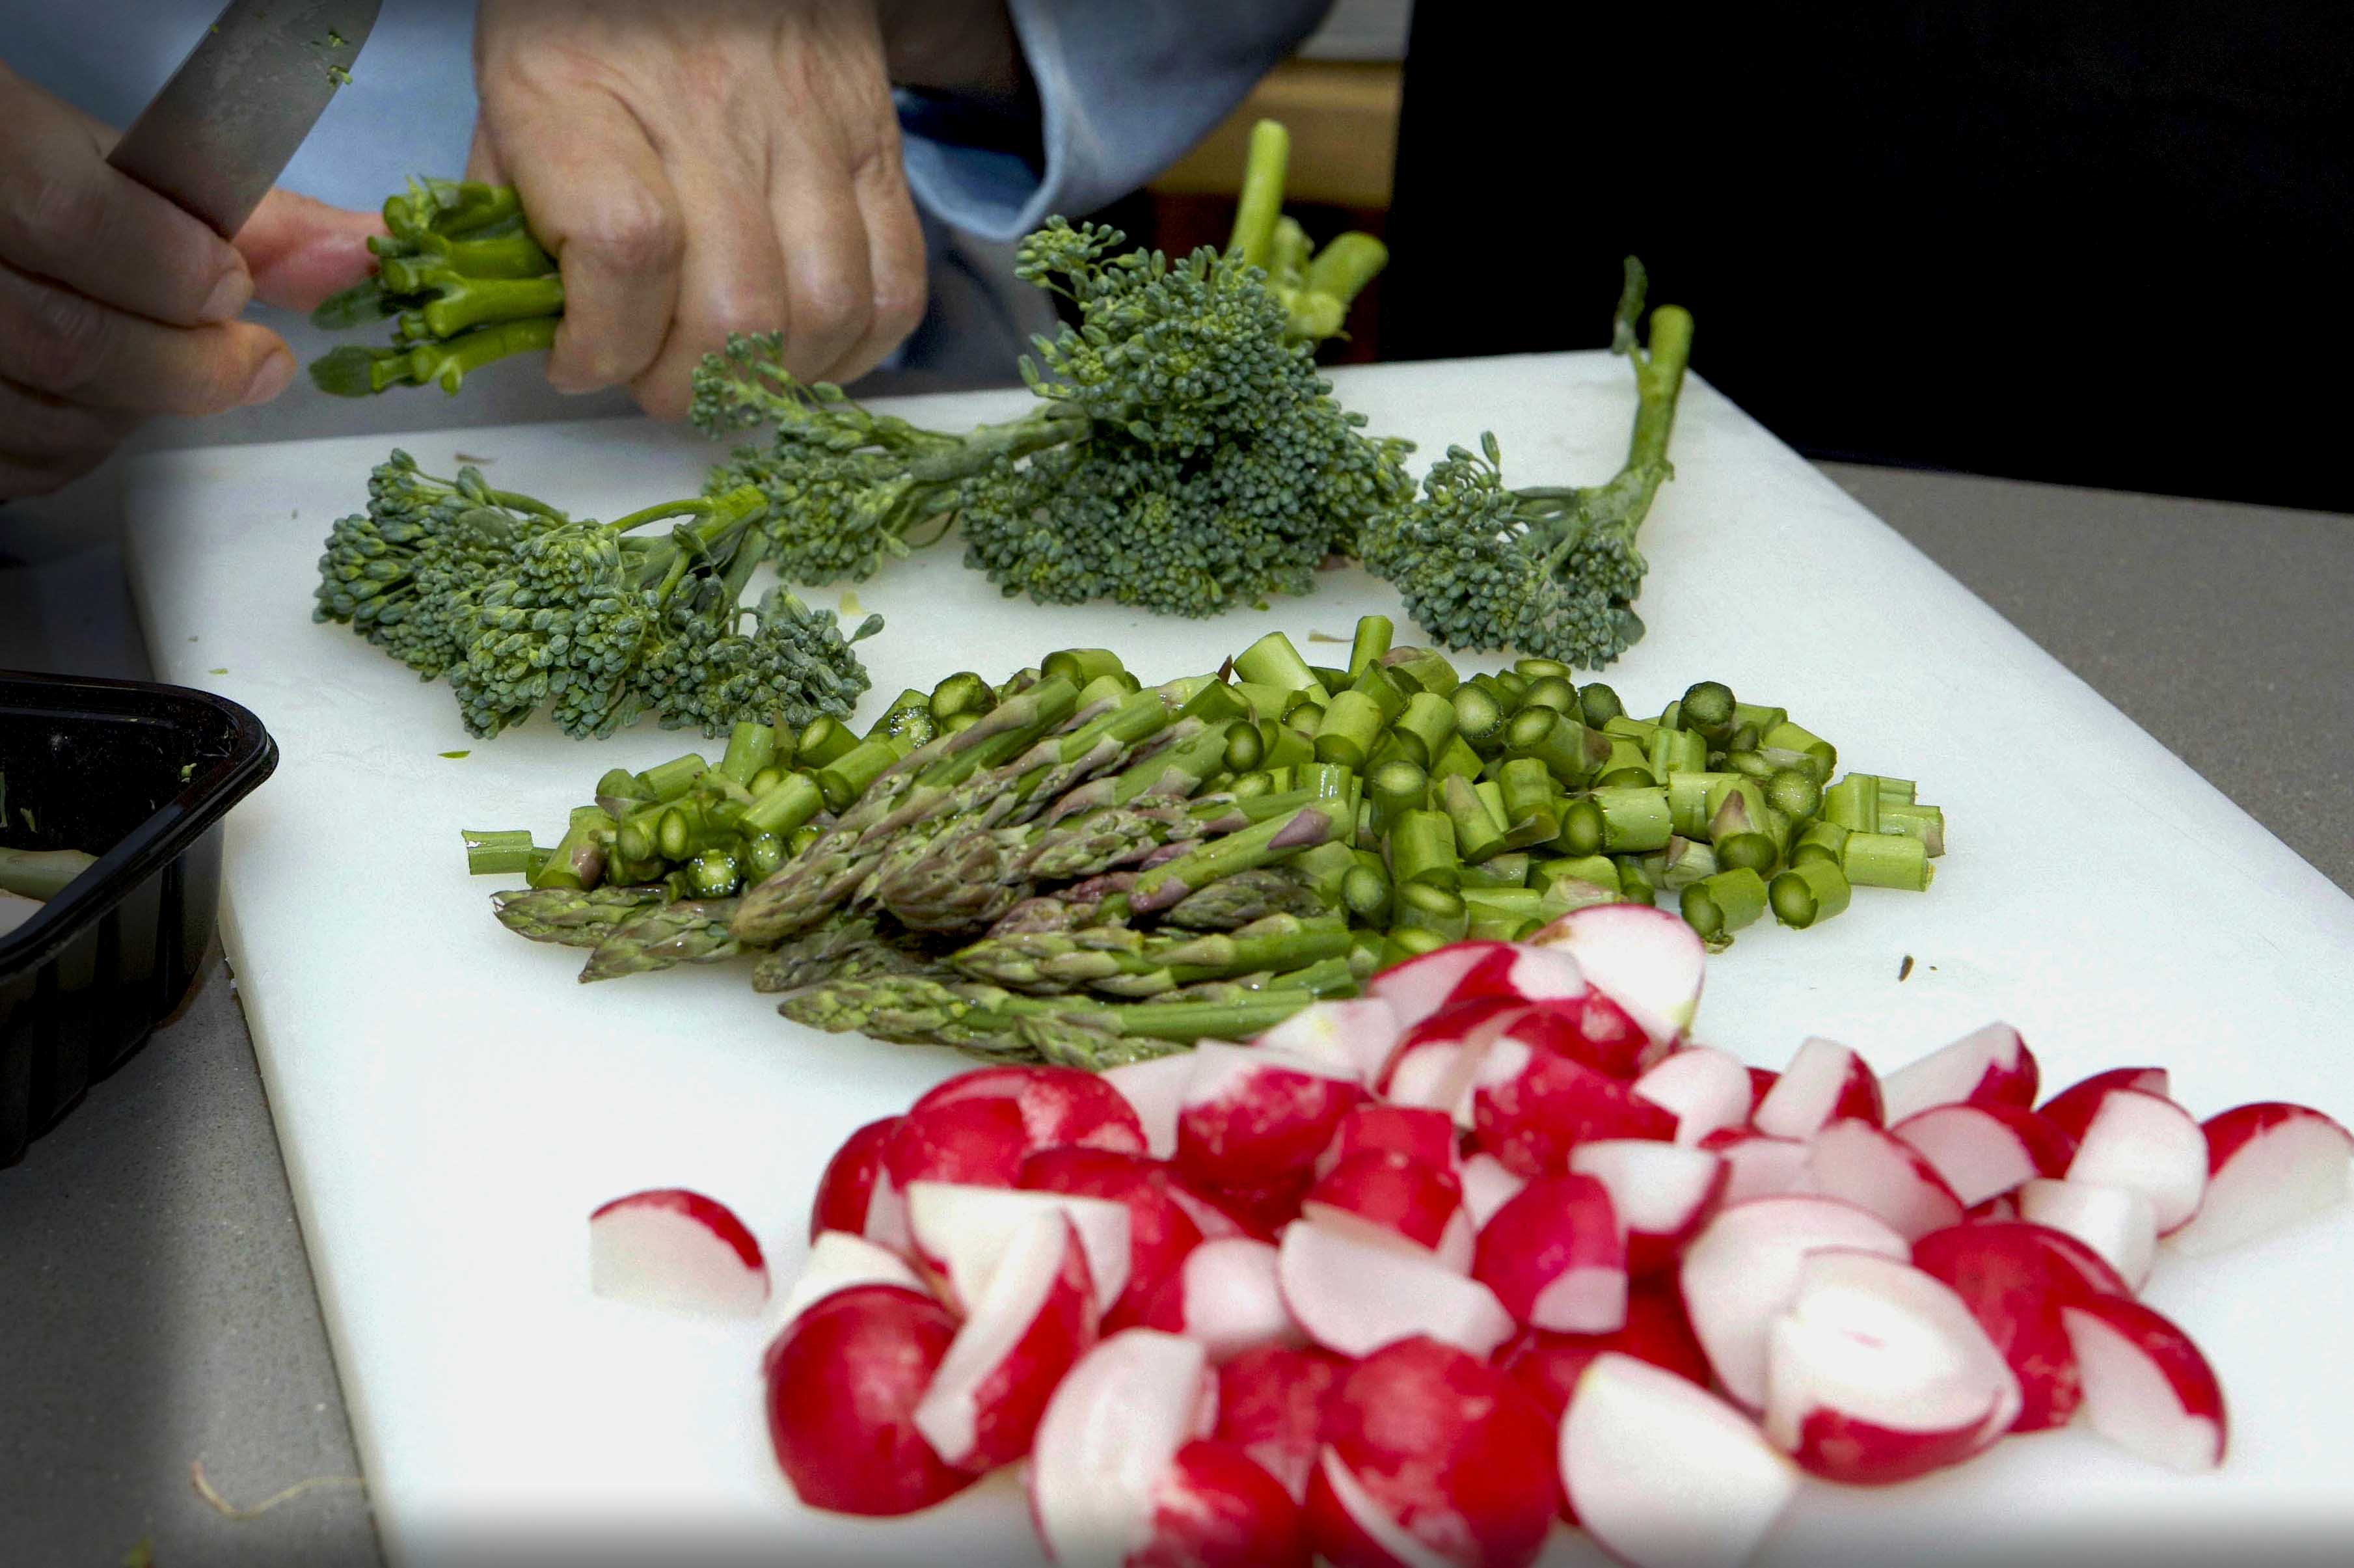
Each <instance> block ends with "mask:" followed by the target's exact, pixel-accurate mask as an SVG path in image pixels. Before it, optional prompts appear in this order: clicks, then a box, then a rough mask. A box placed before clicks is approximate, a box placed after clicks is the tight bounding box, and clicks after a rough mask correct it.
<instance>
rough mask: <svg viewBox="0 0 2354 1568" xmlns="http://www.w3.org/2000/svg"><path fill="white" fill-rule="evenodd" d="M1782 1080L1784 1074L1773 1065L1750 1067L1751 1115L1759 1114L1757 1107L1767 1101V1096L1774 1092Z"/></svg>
mask: <svg viewBox="0 0 2354 1568" xmlns="http://www.w3.org/2000/svg"><path fill="white" fill-rule="evenodd" d="M1781 1081H1782V1075H1781V1074H1779V1073H1777V1072H1776V1071H1774V1070H1773V1069H1772V1068H1771V1067H1752V1068H1750V1069H1749V1114H1750V1115H1751V1116H1755V1115H1756V1114H1757V1107H1759V1106H1762V1105H1764V1104H1765V1097H1766V1096H1767V1095H1770V1094H1772V1093H1773V1092H1774V1086H1775V1085H1776V1084H1778V1083H1780V1082H1781Z"/></svg>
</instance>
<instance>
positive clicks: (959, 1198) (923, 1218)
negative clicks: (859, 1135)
mask: <svg viewBox="0 0 2354 1568" xmlns="http://www.w3.org/2000/svg"><path fill="white" fill-rule="evenodd" d="M1041 1214H1060V1215H1063V1216H1064V1217H1066V1218H1067V1219H1068V1220H1069V1221H1070V1222H1071V1224H1072V1226H1073V1228H1074V1229H1076V1231H1077V1232H1078V1236H1079V1245H1080V1246H1081V1247H1083V1248H1084V1249H1085V1250H1086V1252H1087V1272H1088V1275H1089V1277H1090V1279H1091V1281H1092V1283H1093V1285H1094V1287H1095V1291H1096V1309H1097V1312H1098V1313H1108V1312H1109V1311H1110V1310H1111V1309H1112V1308H1113V1306H1114V1304H1116V1303H1117V1302H1118V1301H1119V1296H1120V1292H1121V1291H1123V1290H1125V1289H1127V1288H1128V1269H1129V1234H1128V1206H1127V1205H1126V1204H1125V1203H1118V1202H1111V1201H1109V1200H1108V1199H1103V1198H1085V1197H1074V1196H1071V1195H1069V1194H1066V1193H1062V1192H1016V1191H1015V1190H1013V1188H1010V1187H960V1186H958V1185H956V1184H955V1183H953V1182H949V1181H918V1182H917V1183H916V1184H915V1185H914V1186H912V1187H910V1188H908V1189H907V1224H908V1228H909V1229H910V1230H912V1231H913V1232H914V1233H915V1238H916V1252H917V1263H919V1264H921V1265H923V1266H925V1267H927V1268H928V1269H929V1270H931V1271H932V1273H933V1274H935V1275H936V1276H938V1277H940V1278H942V1279H944V1280H945V1281H946V1282H947V1285H948V1289H947V1291H946V1294H948V1295H949V1296H952V1297H953V1298H954V1300H955V1302H957V1303H965V1304H970V1303H973V1302H977V1301H979V1300H980V1299H981V1297H982V1296H984V1295H986V1294H987V1293H988V1291H989V1287H990V1281H991V1277H993V1276H994V1275H995V1274H996V1272H997V1266H998V1261H999V1259H1000V1258H1002V1257H1003V1256H1004V1255H1005V1252H1006V1249H1007V1248H1008V1247H1010V1246H1011V1245H1013V1238H1014V1235H1015V1234H1016V1233H1018V1232H1019V1231H1020V1230H1021V1229H1022V1227H1023V1225H1025V1224H1028V1223H1029V1222H1030V1221H1032V1220H1034V1219H1035V1218H1037V1217H1038V1216H1039V1215H1041Z"/></svg>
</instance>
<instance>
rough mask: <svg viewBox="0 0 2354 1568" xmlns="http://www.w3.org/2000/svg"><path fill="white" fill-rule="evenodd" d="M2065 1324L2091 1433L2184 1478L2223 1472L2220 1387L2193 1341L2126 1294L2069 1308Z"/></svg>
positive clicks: (2062, 1315) (2065, 1308)
mask: <svg viewBox="0 0 2354 1568" xmlns="http://www.w3.org/2000/svg"><path fill="white" fill-rule="evenodd" d="M2060 1321H2061V1324H2062V1327H2064V1328H2065V1329H2066V1330H2067V1332H2068V1340H2069V1343H2070V1344H2071V1345H2072V1346H2073V1348H2074V1350H2075V1352H2076V1364H2077V1366H2078V1368H2079V1369H2080V1370H2081V1372H2082V1374H2083V1377H2084V1415H2085V1418H2086V1420H2087V1421H2088V1422H2089V1423H2090V1424H2091V1425H2092V1428H2093V1430H2094V1431H2095V1432H2097V1433H2099V1434H2100V1435H2101V1436H2103V1437H2105V1438H2107V1439H2108V1440H2109V1441H2110V1442H2112V1443H2114V1444H2115V1445H2116V1446H2118V1447H2120V1448H2123V1449H2125V1450H2126V1452H2127V1453H2130V1454H2135V1455H2137V1456H2139V1457H2142V1458H2145V1459H2147V1460H2149V1461H2150V1462H2151V1463H2152V1464H2158V1465H2164V1466H2166V1467H2168V1469H2173V1470H2179V1471H2181V1472H2182V1473H2183V1474H2185V1475H2197V1474H2199V1473H2200V1472H2202V1471H2206V1470H2212V1469H2215V1468H2217V1467H2220V1466H2221V1464H2222V1463H2223V1452H2224V1446H2225V1444H2226V1442H2227V1439H2228V1424H2227V1422H2226V1420H2225V1417H2224V1414H2223V1389H2222V1385H2221V1383H2218V1382H2217V1381H2216V1378H2215V1370H2214V1368H2212V1367H2211V1366H2209V1365H2208V1364H2207V1358H2206V1357H2205V1356H2203V1355H2201V1354H2200V1351H2199V1347H2198V1346H2197V1345H2194V1344H2192V1343H2191V1342H2190V1335H2188V1334H2186V1333H2184V1332H2183V1331H2182V1330H2180V1329H2179V1328H2177V1327H2176V1326H2175V1325H2174V1324H2173V1323H2171V1322H2169V1321H2168V1320H2167V1319H2165V1318H2162V1317H2160V1316H2159V1315H2158V1313H2156V1312H2154V1311H2152V1310H2151V1309H2150V1308H2147V1307H2145V1306H2143V1305H2142V1304H2141V1303H2140V1302H2138V1301H2136V1300H2133V1299H2131V1298H2127V1297H2123V1296H2102V1297H2094V1298H2088V1299H2086V1300H2083V1301H2074V1302H2070V1303H2067V1304H2065V1305H2063V1306H2062V1308H2060Z"/></svg>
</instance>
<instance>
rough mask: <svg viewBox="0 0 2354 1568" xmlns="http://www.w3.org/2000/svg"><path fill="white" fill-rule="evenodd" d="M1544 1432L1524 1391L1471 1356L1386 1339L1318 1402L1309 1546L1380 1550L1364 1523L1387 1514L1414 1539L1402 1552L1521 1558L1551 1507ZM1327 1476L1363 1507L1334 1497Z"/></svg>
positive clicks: (1364, 1554)
mask: <svg viewBox="0 0 2354 1568" xmlns="http://www.w3.org/2000/svg"><path fill="white" fill-rule="evenodd" d="M1324 1442H1325V1447H1324V1455H1323V1457H1324V1460H1325V1463H1324V1464H1323V1465H1320V1467H1319V1468H1318V1471H1317V1473H1316V1474H1315V1475H1314V1476H1312V1477H1311V1478H1310V1482H1309V1495H1308V1514H1309V1523H1310V1532H1311V1534H1312V1536H1313V1538H1314V1541H1315V1544H1316V1547H1317V1550H1318V1551H1319V1552H1321V1553H1322V1554H1323V1555H1324V1556H1326V1557H1328V1558H1330V1559H1331V1561H1332V1562H1334V1563H1338V1564H1341V1565H1342V1568H1355V1565H1359V1564H1363V1565H1365V1568H1372V1565H1373V1564H1375V1563H1386V1562H1388V1561H1391V1560H1392V1558H1393V1557H1394V1555H1395V1553H1394V1550H1393V1549H1392V1548H1391V1547H1390V1545H1389V1543H1388V1542H1384V1541H1383V1540H1382V1534H1383V1532H1381V1531H1379V1530H1378V1527H1377V1525H1375V1523H1374V1521H1387V1522H1388V1523H1390V1524H1392V1525H1394V1527H1395V1528H1396V1530H1397V1531H1398V1532H1399V1534H1400V1535H1402V1536H1403V1537H1404V1538H1405V1541H1407V1542H1413V1543H1414V1544H1415V1545H1416V1546H1417V1547H1419V1548H1420V1552H1416V1553H1414V1554H1412V1555H1409V1556H1408V1557H1407V1558H1406V1559H1405V1560H1406V1561H1409V1562H1412V1561H1435V1562H1438V1563H1454V1564H1458V1565H1460V1568H1525V1565H1526V1564H1527V1563H1531V1562H1532V1561H1534V1560H1535V1558H1536V1555H1537V1553H1538V1552H1539V1551H1541V1550H1542V1549H1543V1545H1544V1540H1545V1536H1546V1534H1547V1532H1548V1531H1550V1530H1551V1529H1552V1527H1553V1519H1554V1517H1555V1515H1556V1514H1557V1513H1558V1511H1559V1510H1560V1501H1561V1481H1560V1478H1559V1476H1558V1474H1557V1473H1556V1469H1555V1466H1554V1462H1553V1429H1552V1425H1551V1423H1549V1422H1548V1421H1547V1420H1546V1419H1545V1414H1544V1411H1543V1408H1542V1407H1541V1406H1540V1405H1539V1404H1537V1403H1536V1401H1535V1400H1534V1399H1533V1398H1532V1396H1531V1395H1530V1394H1529V1393H1528V1392H1527V1391H1526V1390H1525V1389H1522V1387H1521V1386H1520V1385H1519V1384H1518V1383H1514V1382H1513V1381H1512V1380H1511V1379H1510V1378H1508V1377H1506V1376H1505V1375H1504V1374H1503V1373H1502V1372H1499V1371H1497V1370H1496V1369H1495V1368H1493V1367H1490V1366H1489V1365H1487V1364H1486V1363H1485V1362H1483V1361H1480V1360H1479V1359H1478V1358H1477V1357H1474V1356H1471V1355H1468V1354H1466V1353H1465V1352H1464V1351H1460V1350H1457V1349H1455V1348H1453V1347H1451V1346H1448V1345H1443V1344H1438V1343H1436V1342H1434V1341H1432V1340H1425V1339H1412V1340H1401V1341H1400V1342H1398V1343H1396V1344H1393V1345H1389V1346H1386V1347H1384V1349H1382V1350H1381V1351H1377V1352H1375V1353H1374V1354H1373V1355H1370V1356H1367V1357H1366V1358H1365V1359H1364V1360H1363V1361H1359V1362H1358V1363H1357V1365H1356V1366H1355V1367H1354V1368H1352V1370H1351V1371H1350V1372H1349V1375H1348V1377H1347V1378H1346V1379H1345V1380H1343V1381H1342V1383H1341V1386H1340V1387H1339V1388H1338V1389H1337V1390H1335V1391H1334V1392H1333V1393H1332V1395H1331V1399H1330V1400H1329V1401H1328V1402H1327V1403H1326V1406H1325V1416H1324ZM1336 1478H1341V1480H1342V1482H1343V1485H1342V1490H1344V1491H1345V1490H1346V1484H1345V1483H1346V1482H1348V1481H1353V1482H1355V1483H1356V1485H1357V1487H1358V1488H1359V1489H1361V1491H1362V1493H1363V1503H1365V1504H1369V1505H1370V1513H1369V1511H1368V1510H1367V1509H1365V1508H1363V1507H1348V1506H1345V1505H1342V1506H1336V1505H1341V1498H1340V1497H1339V1496H1338V1495H1336V1494H1335V1492H1334V1490H1333V1483H1334V1480H1335V1479H1336ZM1369 1526H1370V1527H1371V1528H1369ZM1367 1536H1371V1537H1372V1538H1373V1539H1372V1540H1371V1541H1370V1542H1368V1541H1367V1540H1366V1539H1365V1538H1366V1537H1367ZM1368 1545H1371V1546H1373V1547H1374V1548H1376V1549H1377V1550H1376V1551H1373V1552H1369V1551H1367V1550H1366V1548H1367V1546H1368Z"/></svg>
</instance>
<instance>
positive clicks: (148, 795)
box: [0, 671, 278, 1167]
mask: <svg viewBox="0 0 2354 1568" xmlns="http://www.w3.org/2000/svg"><path fill="white" fill-rule="evenodd" d="M277 766H278V746H277V743H276V742H275V741H273V740H271V739H270V734H269V732H268V731H267V730H265V729H263V728H262V727H261V721H260V720H259V719H257V718H255V717H254V716H253V715H251V714H249V713H248V712H247V711H246V710H245V709H243V708H241V707H239V706H238V705H236V704H235V703H232V702H228V701H226V700H224V699H223V698H220V697H217V696H214V695H212V694H209V693H206V692H195V691H189V690H187V689H186V688H185V687H180V686H162V685H151V684H147V683H140V682H132V681H100V680H84V679H80V678H64V677H59V676H54V675H25V674H16V673H9V672H7V671H0V776H5V779H6V784H7V799H6V802H5V804H6V810H7V813H8V819H9V820H8V823H7V825H6V827H5V829H0V841H4V842H6V843H8V844H10V845H11V846H13V847H16V848H24V849H84V850H88V851H90V853H95V854H98V855H99V861H98V863H97V864H95V865H93V866H91V867H90V869H89V870H88V871H87V872H85V873H83V874H81V875H80V877H77V878H76V879H75V880H74V882H73V884H72V885H70V886H69V887H68V888H67V889H66V890H65V891H64V892H63V893H61V894H59V895H58V896H57V897H56V898H53V899H51V900H50V901H49V903H48V906H46V907H45V908H43V909H42V911H41V912H40V913H39V914H37V915H36V916H33V918H32V919H30V920H28V921H27V922H26V923H25V924H24V925H22V926H20V927H17V928H16V930H14V931H12V932H10V933H9V934H8V935H6V936H5V937H0V1167H5V1166H9V1165H14V1164H16V1162H17V1161H18V1160H22V1159H24V1157H25V1150H26V1147H27V1145H28V1144H30V1143H31V1142H32V1140H33V1139H36V1138H37V1137H39V1136H40V1135H41V1134H42V1133H44V1132H46V1131H48V1129H49V1128H52V1127H54V1126H56V1125H57V1124H58V1121H59V1120H60V1119H61V1118H63V1117H64V1116H65V1115H66V1113H67V1112H68V1111H70V1110H71V1109H73V1107H75V1106H77V1105H79V1104H80V1103H81V1099H82V1097H83V1095H85V1094H86V1093H87V1092H88V1091H89V1089H90V1085H92V1084H93V1083H96V1082H97V1081H98V1080H99V1079H101V1078H102V1077H104V1076H105V1075H107V1074H109V1073H111V1072H112V1071H113V1070H114V1069H115V1068H116V1067H118V1066H120V1065H122V1063H123V1061H124V1060H125V1059H126V1058H128V1057H129V1056H130V1055H131V1054H132V1053H133V1052H134V1051H136V1050H138V1049H139V1047H140V1046H141V1045H143V1044H145V1043H146V1040H147V1036H148V1035H149V1034H150V1033H154V1028H155V1025H156V1024H158V1023H159V1022H163V1021H164V1019H166V1018H168V1017H170V1016H171V1015H172V1013H173V1012H174V1011H175V1009H176V1008H177V1007H178V1006H179V1004H180V1001H181V999H182V998H184V997H185V996H186V994H187V991H188V988H189V986H190V985H191V984H192V983H193V982H194V981H195V980H196V973H197V970H198V969H199V967H200V966H201V965H202V964H203V962H204V959H205V952H206V949H207V948H209V947H210V946H211V945H212V939H213V930H214V926H215V923H216V921H217V917H218V915H219V907H220V860H221V828H220V823H221V818H222V817H223V816H225V815H227V814H228V809H229V808H230V807H231V806H233V805H235V804H236V803H237V802H238V801H239V800H242V799H243V798H244V797H245V796H246V795H247V794H248V793H249V792H250V791H251V790H252V789H253V788H254V787H255V786H256V785H258V784H260V782H261V781H262V780H263V779H267V778H269V777H270V771H271V770H272V769H273V768H276V767H277ZM27 809H29V810H31V812H32V820H33V821H32V827H31V828H30V829H29V830H28V829H27V826H26V823H25V820H24V818H23V817H22V816H21V815H20V814H19V813H20V812H21V811H22V810H27ZM101 846H103V848H102V849H101Z"/></svg>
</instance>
